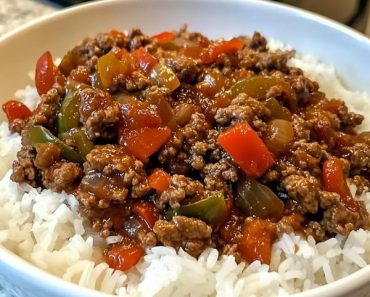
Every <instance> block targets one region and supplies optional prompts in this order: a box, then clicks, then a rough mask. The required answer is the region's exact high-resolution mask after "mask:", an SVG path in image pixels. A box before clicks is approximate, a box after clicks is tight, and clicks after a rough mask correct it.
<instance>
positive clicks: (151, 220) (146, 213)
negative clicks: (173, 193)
mask: <svg viewBox="0 0 370 297" xmlns="http://www.w3.org/2000/svg"><path fill="white" fill-rule="evenodd" d="M132 212H133V213H134V214H136V215H138V216H139V217H141V218H142V219H143V220H144V221H145V223H146V224H147V225H148V227H149V228H150V229H153V227H154V224H155V222H156V221H158V219H159V214H158V211H157V209H156V208H155V206H154V205H153V203H150V202H147V201H143V202H138V203H135V204H134V206H133V208H132Z"/></svg>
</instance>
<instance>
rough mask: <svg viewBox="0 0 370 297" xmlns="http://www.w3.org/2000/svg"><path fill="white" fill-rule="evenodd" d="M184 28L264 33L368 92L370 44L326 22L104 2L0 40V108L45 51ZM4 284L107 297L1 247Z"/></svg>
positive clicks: (203, 0) (289, 12)
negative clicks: (122, 34) (120, 33)
mask: <svg viewBox="0 0 370 297" xmlns="http://www.w3.org/2000/svg"><path fill="white" fill-rule="evenodd" d="M184 23H187V24H188V25H189V30H191V31H200V32H202V33H205V34H207V35H209V36H211V37H220V36H225V37H231V36H233V35H237V34H251V33H252V32H253V31H255V30H256V31H260V32H262V33H263V34H264V35H265V36H267V37H269V38H275V39H279V40H281V41H283V42H285V43H289V44H290V45H292V47H293V48H295V49H297V50H298V51H300V52H303V53H309V54H312V55H314V56H316V57H317V58H319V59H321V60H323V61H325V62H327V63H331V64H334V65H335V66H336V68H337V70H338V73H339V75H340V77H341V78H342V80H343V81H344V83H345V84H346V85H347V86H348V87H350V88H353V89H357V90H366V91H369V92H370V40H369V39H368V38H366V37H365V36H362V35H361V34H359V33H356V32H355V31H353V30H351V29H348V28H346V27H344V26H342V25H340V24H337V23H335V22H332V21H330V20H328V19H326V18H323V17H319V16H317V15H314V14H311V13H307V12H304V11H302V10H299V9H294V8H290V7H287V6H284V5H277V4H274V3H271V2H265V1H251V0H217V1H212V0H181V1H170V0H159V1H144V0H126V1H125V0H122V1H110V0H106V1H102V2H94V3H90V4H87V5H82V6H78V7H75V8H72V9H67V10H64V11H62V12H59V13H56V14H53V15H51V16H48V17H45V18H42V19H40V20H38V21H36V22H34V23H32V24H30V25H27V26H24V27H22V28H20V29H19V30H16V31H13V32H11V33H9V34H7V35H6V36H3V37H2V38H0V57H1V67H0V98H1V99H0V101H2V102H3V101H5V100H7V99H8V98H10V97H12V95H13V93H14V91H15V90H16V89H19V88H22V87H24V86H25V85H26V84H29V83H30V82H31V81H30V79H29V77H28V75H27V72H28V71H30V70H32V69H33V68H34V63H35V60H36V58H37V57H38V56H39V55H40V53H42V52H44V51H45V50H46V49H48V50H50V51H51V52H52V53H53V55H54V56H55V57H57V56H61V55H62V54H63V53H64V52H65V51H66V50H67V49H69V48H71V47H72V46H74V45H75V44H76V43H78V42H79V41H81V40H82V38H84V37H85V36H89V35H90V36H93V35H95V34H96V33H97V32H103V31H109V30H111V29H112V28H116V29H121V30H124V29H130V28H132V27H139V28H142V29H143V31H144V32H146V33H149V34H153V33H157V32H161V31H163V30H171V29H177V28H179V27H180V26H181V25H182V24H184ZM2 119H3V118H2ZM369 279H370V266H367V267H365V268H363V269H362V270H360V271H358V272H356V273H354V274H352V275H350V276H348V277H346V278H344V279H342V280H339V281H336V282H334V283H332V284H329V285H326V286H323V287H321V288H318V289H314V290H311V291H308V292H305V293H302V294H299V295H296V296H297V297H298V296H300V297H306V296H307V297H308V296H310V297H319V296H320V297H321V296H325V297H330V296H343V297H344V296H353V297H355V296H356V297H357V296H358V297H360V296H361V297H363V296H369V293H368V292H370V282H369ZM0 283H8V284H10V285H11V286H12V288H14V291H15V293H16V294H17V295H18V296H30V297H31V296H32V297H49V296H57V297H59V296H60V297H62V296H63V297H64V296H69V297H75V296H90V297H98V296H99V297H103V296H108V295H105V294H101V293H99V292H94V291H91V290H88V289H84V288H81V287H78V286H76V285H73V284H70V283H67V282H65V281H63V280H61V279H59V278H56V277H54V276H51V275H49V274H48V273H45V272H43V271H41V270H39V269H37V268H35V267H33V266H32V265H30V264H29V263H27V262H25V261H24V260H22V259H20V258H18V257H17V256H15V255H14V254H12V253H10V252H9V251H6V250H5V249H3V248H1V247H0ZM230 297H231V296H230Z"/></svg>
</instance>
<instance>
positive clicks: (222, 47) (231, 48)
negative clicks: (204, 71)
mask: <svg viewBox="0 0 370 297" xmlns="http://www.w3.org/2000/svg"><path fill="white" fill-rule="evenodd" d="M243 46H244V42H243V41H241V40H240V39H238V38H233V39H231V40H228V41H221V42H216V43H213V44H211V45H210V46H209V47H208V48H207V49H206V50H205V51H204V52H203V53H202V61H203V63H204V64H211V63H213V62H214V61H216V60H217V58H218V56H219V55H221V54H231V53H235V52H237V51H238V50H240V49H242V48H243Z"/></svg>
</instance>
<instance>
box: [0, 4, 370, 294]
mask: <svg viewBox="0 0 370 297" xmlns="http://www.w3.org/2000/svg"><path fill="white" fill-rule="evenodd" d="M155 1H156V0H99V1H92V2H89V3H81V4H78V5H74V6H72V7H68V8H64V9H62V10H57V11H55V12H52V13H50V14H47V15H45V16H42V17H40V18H37V19H35V20H32V21H31V22H28V23H26V24H23V25H21V26H19V27H17V28H15V29H13V30H11V31H9V32H7V33H5V34H3V35H2V36H0V44H2V43H4V42H11V41H12V39H13V38H17V35H18V33H22V32H25V31H29V30H32V29H33V28H34V27H36V26H42V25H45V24H47V23H48V22H53V21H55V20H58V19H61V18H63V17H64V16H66V15H69V14H74V13H75V14H79V13H81V12H82V11H84V10H89V9H98V8H99V7H102V6H106V5H115V4H121V5H124V3H130V2H141V3H145V2H155ZM159 1H160V2H165V3H171V2H176V1H175V0H159ZM179 1H180V2H184V3H194V4H196V3H199V2H203V3H210V4H217V3H228V4H230V5H232V4H237V3H238V4H243V3H244V4H251V5H256V6H261V7H270V8H274V9H278V10H282V11H283V10H285V11H286V12H288V13H292V14H295V15H297V16H300V17H302V18H305V19H308V20H310V21H314V22H318V23H320V24H321V25H322V26H325V27H329V28H331V29H333V30H335V31H338V32H340V33H341V34H345V35H346V36H347V37H349V38H351V39H355V40H357V41H359V42H361V43H364V44H365V45H366V46H367V47H368V48H369V52H370V38H369V37H367V36H365V35H364V34H362V33H360V32H358V31H356V30H354V29H352V28H350V27H347V26H345V25H343V24H341V23H339V22H337V21H334V20H332V19H329V18H328V17H325V16H322V15H319V14H317V13H314V12H309V11H306V10H303V9H301V8H298V7H293V6H291V5H288V4H285V3H277V2H272V1H271V2H270V1H260V0H179ZM0 260H1V262H3V263H5V265H6V266H8V267H12V268H15V270H17V271H19V272H21V273H23V274H24V276H27V277H30V278H32V277H33V275H34V274H35V273H37V275H38V276H39V278H41V279H43V280H44V281H45V282H47V283H48V284H49V285H51V286H52V287H53V288H56V289H58V290H64V291H65V293H70V294H81V296H88V294H89V296H92V297H109V296H112V295H110V294H107V293H103V292H101V291H96V290H93V289H89V288H85V287H82V286H79V285H77V284H75V283H72V282H68V281H66V280H64V279H62V278H61V277H57V276H55V275H53V274H51V273H49V272H46V271H44V270H42V269H41V268H39V267H37V266H35V265H33V264H32V263H30V262H28V261H26V260H24V259H23V258H21V257H20V256H18V255H16V254H15V253H13V252H12V251H10V250H8V249H7V248H5V247H4V246H2V245H1V244H0ZM369 276H370V265H367V266H365V267H363V268H361V269H359V270H358V271H356V272H354V273H351V274H350V275H348V276H345V277H343V278H341V279H339V280H336V281H334V282H332V283H329V284H326V285H322V286H320V287H317V288H314V289H310V290H308V291H304V292H300V293H297V294H294V295H293V296H295V297H310V296H311V295H314V296H334V295H333V292H335V290H337V287H342V288H345V291H346V292H350V291H352V290H355V289H356V288H360V287H362V286H364V285H365V284H366V283H368V277H369Z"/></svg>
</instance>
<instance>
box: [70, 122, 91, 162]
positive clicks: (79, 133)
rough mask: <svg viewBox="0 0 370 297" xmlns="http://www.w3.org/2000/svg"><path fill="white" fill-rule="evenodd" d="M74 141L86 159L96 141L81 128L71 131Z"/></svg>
mask: <svg viewBox="0 0 370 297" xmlns="http://www.w3.org/2000/svg"><path fill="white" fill-rule="evenodd" d="M70 134H71V137H72V141H73V143H74V145H75V146H76V148H77V150H78V152H79V153H80V154H81V156H82V157H83V158H84V159H86V155H87V154H88V153H90V151H91V150H92V149H93V148H94V143H93V142H92V141H91V140H90V139H89V138H88V137H87V135H86V133H85V132H84V131H83V130H81V129H72V131H71V132H70Z"/></svg>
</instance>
